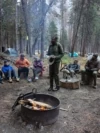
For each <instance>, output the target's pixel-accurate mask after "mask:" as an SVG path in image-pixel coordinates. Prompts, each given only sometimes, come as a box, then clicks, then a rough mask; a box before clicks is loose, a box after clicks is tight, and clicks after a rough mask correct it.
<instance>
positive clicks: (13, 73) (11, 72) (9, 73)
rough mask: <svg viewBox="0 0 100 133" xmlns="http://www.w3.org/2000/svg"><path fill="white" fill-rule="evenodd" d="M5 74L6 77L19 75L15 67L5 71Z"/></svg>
mask: <svg viewBox="0 0 100 133" xmlns="http://www.w3.org/2000/svg"><path fill="white" fill-rule="evenodd" d="M4 75H5V78H6V79H9V78H12V77H14V78H16V77H17V76H16V73H15V70H14V69H13V70H12V71H10V70H9V71H8V72H6V73H4Z"/></svg>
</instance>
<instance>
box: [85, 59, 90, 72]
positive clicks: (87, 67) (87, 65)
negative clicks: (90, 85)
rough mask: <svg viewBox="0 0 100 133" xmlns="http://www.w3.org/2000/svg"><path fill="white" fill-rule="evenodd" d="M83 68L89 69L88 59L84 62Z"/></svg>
mask: <svg viewBox="0 0 100 133" xmlns="http://www.w3.org/2000/svg"><path fill="white" fill-rule="evenodd" d="M85 69H86V70H89V61H87V62H86V64H85Z"/></svg>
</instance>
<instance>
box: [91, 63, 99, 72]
mask: <svg viewBox="0 0 100 133" xmlns="http://www.w3.org/2000/svg"><path fill="white" fill-rule="evenodd" d="M99 69H100V62H97V67H96V68H93V69H92V71H98V70H99Z"/></svg>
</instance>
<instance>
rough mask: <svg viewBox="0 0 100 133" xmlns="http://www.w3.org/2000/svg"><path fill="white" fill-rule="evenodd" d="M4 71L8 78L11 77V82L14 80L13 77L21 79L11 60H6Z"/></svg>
mask: <svg viewBox="0 0 100 133" xmlns="http://www.w3.org/2000/svg"><path fill="white" fill-rule="evenodd" d="M2 72H3V74H4V76H5V78H6V79H9V82H12V78H15V79H16V81H19V79H18V78H17V76H16V73H15V70H14V69H13V67H12V66H11V65H10V63H9V61H7V60H5V61H4V66H3V67H2Z"/></svg>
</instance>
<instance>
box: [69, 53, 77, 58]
mask: <svg viewBox="0 0 100 133" xmlns="http://www.w3.org/2000/svg"><path fill="white" fill-rule="evenodd" d="M69 56H70V57H71V56H72V53H69ZM78 56H79V55H78V53H77V52H74V53H73V57H78Z"/></svg>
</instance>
